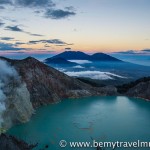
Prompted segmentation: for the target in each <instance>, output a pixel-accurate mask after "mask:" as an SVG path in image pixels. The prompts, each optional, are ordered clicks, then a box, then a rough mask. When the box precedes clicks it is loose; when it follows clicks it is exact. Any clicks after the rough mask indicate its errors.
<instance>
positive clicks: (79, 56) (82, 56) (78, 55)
mask: <svg viewBox="0 0 150 150" xmlns="http://www.w3.org/2000/svg"><path fill="white" fill-rule="evenodd" d="M52 58H63V59H65V60H89V61H115V62H116V61H121V60H119V59H117V58H115V57H112V56H110V55H108V54H105V53H102V52H100V53H95V54H93V55H88V54H86V53H84V52H81V51H65V52H62V53H60V54H58V55H55V56H53V57H52Z"/></svg>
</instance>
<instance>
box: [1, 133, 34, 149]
mask: <svg viewBox="0 0 150 150" xmlns="http://www.w3.org/2000/svg"><path fill="white" fill-rule="evenodd" d="M34 147H36V145H29V144H27V143H26V142H24V141H22V140H19V139H17V138H15V137H13V136H8V135H6V134H1V135H0V150H32V149H33V148H34Z"/></svg>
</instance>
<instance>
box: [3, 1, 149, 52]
mask: <svg viewBox="0 0 150 150" xmlns="http://www.w3.org/2000/svg"><path fill="white" fill-rule="evenodd" d="M149 8H150V1H149V0H53V1H52V0H42V1H41V0H0V54H8V53H9V54H10V53H13V54H14V53H36V54H37V53H41V54H42V53H44V54H45V53H58V52H61V51H64V49H65V48H68V47H69V48H71V49H73V50H81V51H85V52H88V53H94V52H120V51H121V52H122V51H128V50H134V51H140V50H142V49H149V48H150V29H149V27H150V19H149V18H150V9H149Z"/></svg>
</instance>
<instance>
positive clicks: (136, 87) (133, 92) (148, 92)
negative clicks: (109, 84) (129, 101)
mask: <svg viewBox="0 0 150 150" xmlns="http://www.w3.org/2000/svg"><path fill="white" fill-rule="evenodd" d="M117 89H118V92H119V93H120V94H122V95H125V96H129V97H135V98H143V99H146V100H150V77H144V78H141V79H138V80H136V81H134V82H131V83H129V84H124V85H122V86H118V87H117Z"/></svg>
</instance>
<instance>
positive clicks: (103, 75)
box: [64, 71, 126, 80]
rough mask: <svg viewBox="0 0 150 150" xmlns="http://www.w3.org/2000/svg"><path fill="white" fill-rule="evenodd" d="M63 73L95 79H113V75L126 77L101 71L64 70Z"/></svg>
mask: <svg viewBox="0 0 150 150" xmlns="http://www.w3.org/2000/svg"><path fill="white" fill-rule="evenodd" d="M64 73H65V74H67V75H69V76H74V77H86V78H91V79H97V80H113V79H114V78H115V77H117V78H126V77H123V76H120V75H117V74H114V73H110V72H101V71H79V72H75V71H66V72H64Z"/></svg>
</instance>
